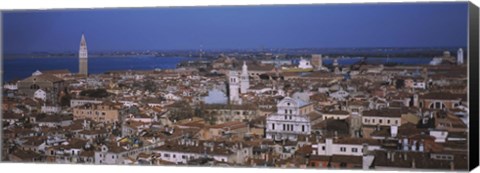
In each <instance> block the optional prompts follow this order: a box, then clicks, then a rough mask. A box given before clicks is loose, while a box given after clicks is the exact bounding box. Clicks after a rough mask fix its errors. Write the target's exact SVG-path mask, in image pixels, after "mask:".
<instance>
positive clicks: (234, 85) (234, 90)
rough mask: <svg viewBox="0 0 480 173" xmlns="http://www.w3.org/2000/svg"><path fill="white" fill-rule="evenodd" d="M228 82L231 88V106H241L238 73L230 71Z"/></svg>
mask: <svg viewBox="0 0 480 173" xmlns="http://www.w3.org/2000/svg"><path fill="white" fill-rule="evenodd" d="M228 77H229V80H228V87H229V96H228V98H229V100H230V104H241V102H242V101H241V100H240V84H239V82H240V81H239V80H238V74H237V71H230V74H229V76H228Z"/></svg>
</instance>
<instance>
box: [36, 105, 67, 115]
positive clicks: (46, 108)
mask: <svg viewBox="0 0 480 173" xmlns="http://www.w3.org/2000/svg"><path fill="white" fill-rule="evenodd" d="M61 110H62V108H61V107H60V106H54V105H43V106H42V108H41V112H42V113H46V114H55V113H59V112H60V111H61Z"/></svg>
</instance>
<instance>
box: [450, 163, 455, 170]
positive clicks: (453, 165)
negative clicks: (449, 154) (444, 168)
mask: <svg viewBox="0 0 480 173" xmlns="http://www.w3.org/2000/svg"><path fill="white" fill-rule="evenodd" d="M450 170H452V171H453V170H455V163H454V162H453V161H450Z"/></svg>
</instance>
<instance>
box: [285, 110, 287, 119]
mask: <svg viewBox="0 0 480 173" xmlns="http://www.w3.org/2000/svg"><path fill="white" fill-rule="evenodd" d="M286 111H287V110H285V112H286ZM285 119H287V115H285Z"/></svg>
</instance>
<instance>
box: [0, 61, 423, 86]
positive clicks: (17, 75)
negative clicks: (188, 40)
mask: <svg viewBox="0 0 480 173" xmlns="http://www.w3.org/2000/svg"><path fill="white" fill-rule="evenodd" d="M189 60H195V58H190V57H151V56H150V57H148V56H144V57H142V56H140V57H102V58H96V57H92V58H89V59H88V71H89V73H91V74H99V73H104V72H108V71H114V70H153V69H156V68H160V69H173V68H176V65H177V64H178V63H180V62H182V61H189ZM361 60H362V58H344V59H338V63H339V64H341V65H351V64H355V63H357V62H360V61H361ZM431 60H432V58H368V59H366V62H367V63H373V64H380V63H398V64H404V65H420V64H428V63H429V62H430V61H431ZM296 62H298V60H296ZM332 62H333V59H324V61H323V63H324V64H325V65H329V64H332ZM294 63H295V61H294ZM3 67H4V68H3V69H4V74H3V81H5V82H8V81H11V80H20V79H24V78H26V77H28V76H30V75H32V73H33V72H35V71H36V70H40V71H42V70H59V69H68V70H70V72H72V73H76V72H78V58H73V57H68V58H65V57H58V58H10V59H4V61H3Z"/></svg>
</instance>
